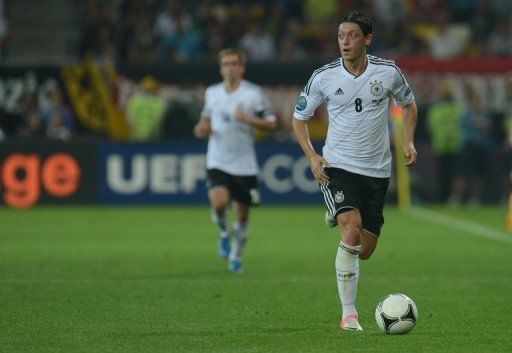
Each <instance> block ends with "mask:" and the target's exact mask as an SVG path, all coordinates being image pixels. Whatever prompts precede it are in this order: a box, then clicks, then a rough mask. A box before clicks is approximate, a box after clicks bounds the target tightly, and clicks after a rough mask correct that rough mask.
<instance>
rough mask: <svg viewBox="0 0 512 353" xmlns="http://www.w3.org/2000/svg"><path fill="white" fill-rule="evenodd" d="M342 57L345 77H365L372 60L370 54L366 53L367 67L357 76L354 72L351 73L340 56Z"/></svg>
mask: <svg viewBox="0 0 512 353" xmlns="http://www.w3.org/2000/svg"><path fill="white" fill-rule="evenodd" d="M340 59H341V73H342V74H343V76H345V77H348V78H352V79H354V80H356V79H358V78H360V77H363V76H364V75H365V74H366V72H367V71H368V66H370V60H369V59H368V55H366V67H365V68H364V71H363V72H361V74H360V75H359V76H356V75H354V74H352V73H350V72H349V71H348V70H347V69H346V68H345V62H344V61H343V58H340Z"/></svg>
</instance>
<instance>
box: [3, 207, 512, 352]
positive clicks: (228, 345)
mask: <svg viewBox="0 0 512 353" xmlns="http://www.w3.org/2000/svg"><path fill="white" fill-rule="evenodd" d="M323 212H324V209H323V208H322V206H321V205H318V206H304V207H290V206H273V207H270V206H263V207H261V208H258V209H254V211H253V213H252V223H251V234H250V239H249V243H248V247H247V251H246V254H245V259H244V266H245V272H244V273H243V274H241V275H234V274H231V273H229V272H228V271H227V264H226V263H225V262H223V261H221V260H219V259H218V258H217V255H216V240H217V237H216V231H215V229H214V226H213V225H212V224H211V223H210V216H209V211H208V209H207V207H205V206H200V207H186V208H183V207H125V208H123V207H116V208H107V207H105V208H102V207H68V208H57V207H39V208H35V209H32V210H28V211H13V210H9V209H6V208H2V209H0V224H1V230H0V352H2V353H11V352H12V353H22V352H52V353H57V352H63V353H64V352H65V353H71V352H87V353H94V352H137V353H140V352H148V353H149V352H151V353H157V352H223V353H226V352H244V353H245V352H279V353H282V352H299V353H302V352H365V353H366V352H379V353H380V352H393V353H397V352H436V353H438V352H442V353H447V352H464V353H467V352H512V340H511V339H510V336H511V334H512V305H511V303H512V234H511V235H508V234H506V233H505V232H504V231H503V221H504V218H505V214H506V210H505V209H504V208H481V209H459V210H449V209H443V208H429V209H428V211H427V212H426V213H425V212H420V213H415V212H408V213H403V212H400V211H398V210H397V209H395V208H392V207H389V208H387V210H386V214H385V216H386V225H385V226H384V229H383V234H382V236H381V240H380V242H379V246H378V248H377V250H376V252H375V253H374V256H373V257H372V259H370V260H369V261H365V262H362V263H361V277H360V282H359V292H358V310H359V314H360V316H361V325H362V326H363V328H364V331H363V332H344V331H340V330H339V329H338V324H339V321H340V304H339V299H338V294H337V288H336V277H335V272H334V257H335V254H336V251H337V245H338V239H339V235H338V231H337V230H335V229H328V228H326V227H325V226H324V225H323ZM392 292H402V293H405V294H407V295H409V296H410V297H412V298H413V299H414V300H415V302H416V303H417V305H418V309H419V320H418V323H417V325H416V327H415V328H414V329H413V330H412V331H411V332H410V333H409V334H407V335H401V336H395V335H386V334H384V333H382V332H380V331H379V329H378V327H377V325H376V324H375V321H374V310H375V306H376V304H377V301H378V300H379V299H380V298H381V297H383V296H384V295H386V294H388V293H392Z"/></svg>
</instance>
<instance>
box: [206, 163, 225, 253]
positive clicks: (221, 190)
mask: <svg viewBox="0 0 512 353" xmlns="http://www.w3.org/2000/svg"><path fill="white" fill-rule="evenodd" d="M228 184H229V182H228V180H227V177H226V175H225V173H223V172H221V171H219V170H216V169H213V170H208V199H209V200H210V207H211V217H212V221H213V223H214V224H215V225H216V226H217V229H218V230H219V241H218V254H219V257H221V258H223V259H227V258H228V256H229V251H230V244H229V225H228V221H227V208H228V205H229V199H230V193H229V189H228V186H227V185H228Z"/></svg>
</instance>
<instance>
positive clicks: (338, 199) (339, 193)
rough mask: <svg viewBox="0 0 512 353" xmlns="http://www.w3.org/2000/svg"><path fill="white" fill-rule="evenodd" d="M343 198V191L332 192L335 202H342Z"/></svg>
mask: <svg viewBox="0 0 512 353" xmlns="http://www.w3.org/2000/svg"><path fill="white" fill-rule="evenodd" d="M343 200H345V195H343V191H341V190H340V191H336V193H335V194H334V201H336V203H342V202H343Z"/></svg>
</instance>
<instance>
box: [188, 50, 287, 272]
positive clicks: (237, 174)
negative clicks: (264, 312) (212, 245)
mask: <svg viewBox="0 0 512 353" xmlns="http://www.w3.org/2000/svg"><path fill="white" fill-rule="evenodd" d="M245 62H246V56H245V54H244V53H243V52H242V51H240V50H237V49H231V48H228V49H224V50H222V51H221V52H220V53H219V65H220V74H221V76H222V78H223V82H221V83H218V84H215V85H212V86H210V87H208V88H207V89H206V93H205V104H204V108H203V111H202V112H201V118H200V119H199V122H198V123H197V124H196V126H195V127H194V135H195V136H196V137H197V138H204V137H207V136H209V141H208V152H207V154H206V168H207V172H208V182H207V183H208V198H209V199H210V205H211V215H212V220H213V222H214V223H215V224H216V225H217V228H218V229H219V232H220V238H219V242H218V253H219V256H220V257H221V258H223V259H229V265H228V268H229V270H230V271H232V272H241V271H242V252H243V249H244V245H245V242H246V239H247V229H248V222H249V207H250V206H251V205H257V204H258V203H259V192H258V180H257V175H258V164H257V160H256V152H255V149H254V138H253V128H255V127H257V128H261V129H265V130H274V129H276V128H277V122H276V116H275V114H274V113H273V111H272V109H271V108H270V105H269V103H268V100H267V99H266V97H265V95H264V94H263V91H262V90H261V88H260V87H259V86H257V85H255V84H253V83H250V82H248V81H246V80H244V79H242V77H243V75H244V72H245ZM231 200H232V201H233V209H234V215H235V222H234V224H233V228H232V230H231V229H230V227H229V225H228V221H227V215H226V213H227V212H226V211H227V209H228V206H229V203H230V201H231ZM231 236H232V240H231V241H230V237H231Z"/></svg>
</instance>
